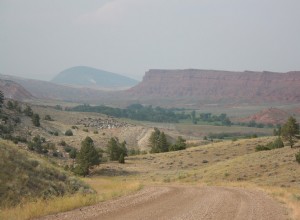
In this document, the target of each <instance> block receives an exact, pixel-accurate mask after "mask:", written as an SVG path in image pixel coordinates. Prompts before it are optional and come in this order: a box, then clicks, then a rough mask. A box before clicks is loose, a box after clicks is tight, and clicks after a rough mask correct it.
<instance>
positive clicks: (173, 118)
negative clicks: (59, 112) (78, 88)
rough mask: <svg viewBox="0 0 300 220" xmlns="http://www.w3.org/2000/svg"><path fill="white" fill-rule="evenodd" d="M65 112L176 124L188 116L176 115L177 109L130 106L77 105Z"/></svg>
mask: <svg viewBox="0 0 300 220" xmlns="http://www.w3.org/2000/svg"><path fill="white" fill-rule="evenodd" d="M66 110H67V111H79V112H98V113H102V114H106V115H109V116H113V117H117V118H129V119H133V120H138V121H152V122H167V123H177V122H179V120H181V119H187V118H188V117H189V115H187V114H185V113H184V112H181V113H176V111H177V109H164V108H161V107H155V108H154V107H152V106H151V105H150V106H143V105H141V104H132V105H130V106H128V107H127V108H126V109H120V108H113V107H108V106H104V105H101V106H90V105H86V104H85V105H79V106H75V107H73V108H66Z"/></svg>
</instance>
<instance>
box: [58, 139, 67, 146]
mask: <svg viewBox="0 0 300 220" xmlns="http://www.w3.org/2000/svg"><path fill="white" fill-rule="evenodd" d="M58 144H59V145H60V146H67V143H66V142H65V141H64V140H61V141H60V142H59V143H58Z"/></svg>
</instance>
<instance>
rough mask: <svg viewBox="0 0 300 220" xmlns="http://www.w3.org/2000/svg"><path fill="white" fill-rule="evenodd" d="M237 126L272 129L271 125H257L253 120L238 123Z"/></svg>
mask: <svg viewBox="0 0 300 220" xmlns="http://www.w3.org/2000/svg"><path fill="white" fill-rule="evenodd" d="M236 124H237V125H240V126H246V127H252V128H264V127H269V128H272V127H274V125H273V124H263V123H257V122H256V121H254V120H251V121H249V122H238V123H236Z"/></svg>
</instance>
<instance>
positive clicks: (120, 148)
mask: <svg viewBox="0 0 300 220" xmlns="http://www.w3.org/2000/svg"><path fill="white" fill-rule="evenodd" d="M64 145H65V146H64V149H65V151H66V152H68V153H69V156H70V158H74V159H75V162H76V165H75V167H73V168H72V169H71V170H72V171H73V172H74V173H75V174H77V175H81V176H86V175H88V174H89V173H90V169H91V168H92V167H93V166H95V165H98V164H100V161H101V158H102V154H103V151H102V150H101V149H99V148H95V145H94V141H93V139H92V138H90V137H86V138H85V139H84V140H83V141H82V142H81V148H80V150H79V151H77V150H76V149H75V148H73V147H70V146H68V145H67V144H66V143H64ZM106 149H107V151H106V153H107V155H108V157H109V159H110V160H111V161H119V163H125V157H126V156H127V148H126V142H125V141H124V142H122V143H120V142H119V140H118V138H116V137H114V138H111V139H110V140H109V141H108V143H107V146H106Z"/></svg>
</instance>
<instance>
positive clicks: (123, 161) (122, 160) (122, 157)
mask: <svg viewBox="0 0 300 220" xmlns="http://www.w3.org/2000/svg"><path fill="white" fill-rule="evenodd" d="M119 163H125V157H124V154H123V153H122V154H121V155H120V157H119Z"/></svg>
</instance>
